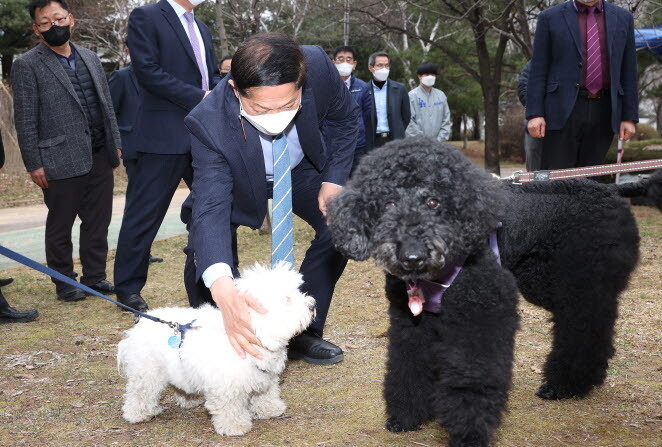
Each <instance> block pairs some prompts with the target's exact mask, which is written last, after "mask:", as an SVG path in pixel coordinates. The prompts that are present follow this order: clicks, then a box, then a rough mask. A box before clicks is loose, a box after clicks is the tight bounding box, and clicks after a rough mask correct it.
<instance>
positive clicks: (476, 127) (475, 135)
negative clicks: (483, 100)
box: [471, 110, 483, 141]
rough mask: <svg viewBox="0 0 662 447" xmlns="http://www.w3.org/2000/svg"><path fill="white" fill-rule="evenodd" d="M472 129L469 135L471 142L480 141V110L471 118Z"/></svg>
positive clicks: (481, 125) (481, 120) (481, 117)
mask: <svg viewBox="0 0 662 447" xmlns="http://www.w3.org/2000/svg"><path fill="white" fill-rule="evenodd" d="M473 120H474V128H473V133H472V135H471V139H472V140H476V141H480V140H482V138H481V137H482V133H483V132H482V128H483V114H482V113H480V110H477V111H476V113H474V116H473Z"/></svg>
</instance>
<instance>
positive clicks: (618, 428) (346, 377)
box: [0, 207, 662, 447]
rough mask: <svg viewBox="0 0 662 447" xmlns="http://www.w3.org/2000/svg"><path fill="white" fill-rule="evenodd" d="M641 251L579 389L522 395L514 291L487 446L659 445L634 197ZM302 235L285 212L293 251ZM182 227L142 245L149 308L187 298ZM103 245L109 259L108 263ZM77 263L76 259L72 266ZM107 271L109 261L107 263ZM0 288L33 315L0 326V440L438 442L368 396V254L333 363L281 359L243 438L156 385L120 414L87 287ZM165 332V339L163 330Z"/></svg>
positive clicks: (534, 359) (645, 268)
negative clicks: (157, 260)
mask: <svg viewBox="0 0 662 447" xmlns="http://www.w3.org/2000/svg"><path fill="white" fill-rule="evenodd" d="M635 213H636V215H637V219H638V222H639V225H640V230H641V235H642V245H641V247H642V248H641V252H642V257H641V261H640V264H639V267H638V269H637V271H636V272H635V274H634V277H633V278H632V281H631V284H630V287H629V289H628V290H627V291H626V292H625V293H624V294H623V296H622V298H621V308H620V309H621V310H620V318H619V321H618V328H617V335H616V346H617V354H616V357H615V358H614V359H613V360H612V362H611V367H610V370H609V376H608V378H607V382H606V384H605V386H603V387H602V388H601V389H599V390H596V391H595V392H593V393H592V394H591V395H590V396H588V398H586V399H584V400H569V401H561V402H547V401H542V400H540V399H538V398H537V397H535V395H534V392H535V390H536V389H537V387H538V385H539V382H540V379H541V376H540V368H541V365H542V363H543V361H544V357H545V355H546V353H547V352H548V350H549V344H550V332H549V330H550V324H549V322H548V317H549V315H548V314H547V313H546V312H545V311H543V310H541V309H539V308H536V307H533V306H531V305H529V304H527V303H524V302H522V303H521V306H520V313H521V316H522V323H521V330H520V331H519V333H518V336H517V345H516V346H517V350H516V354H515V363H514V385H513V390H512V392H511V394H510V400H509V412H508V413H507V414H506V415H505V416H504V419H503V423H502V425H501V427H500V429H499V430H498V432H497V439H496V441H495V443H494V445H496V446H498V447H506V446H508V447H525V446H591V447H592V446H614V447H616V446H618V447H623V446H632V447H635V446H636V447H646V446H651V447H652V446H658V445H660V439H662V430H661V420H662V411H661V410H660V406H659V404H660V395H661V393H662V385H661V384H662V368H660V357H659V355H660V339H661V337H662V333H661V329H660V328H661V327H662V325H661V324H660V323H661V322H660V318H661V317H660V316H661V315H662V303H661V302H660V299H659V298H660V277H661V274H660V273H661V270H662V269H661V260H662V257H661V255H660V253H662V238H660V235H661V234H662V214H661V213H660V212H659V211H657V210H652V209H649V208H641V207H637V208H635ZM311 238H312V233H311V231H310V230H309V229H307V227H305V226H304V225H303V224H302V223H301V222H300V221H297V233H296V243H297V246H296V258H297V259H298V260H299V261H300V260H301V259H302V257H303V253H304V250H305V248H306V247H307V243H308V241H309V240H310V239H311ZM239 240H240V256H241V259H242V263H243V265H244V266H246V265H249V264H252V263H253V262H255V261H263V262H266V261H267V260H268V251H269V237H268V236H260V235H259V234H258V233H257V232H253V231H250V230H248V229H241V230H240V236H239ZM184 242H185V238H184V237H177V238H173V239H170V240H166V241H161V242H157V243H155V244H154V247H153V250H152V253H153V254H154V255H158V256H162V257H164V258H165V259H166V261H165V262H164V263H162V264H156V265H153V266H152V267H151V269H150V277H149V282H148V284H147V287H146V288H145V290H144V296H145V298H146V299H147V301H148V302H149V304H150V305H151V306H152V307H153V308H154V307H159V306H166V305H184V304H186V299H185V291H184V285H183V283H182V280H181V276H182V266H183V263H184V255H183V253H182V251H181V249H182V247H183V246H184ZM113 255H114V253H111V258H110V259H109V266H112V263H113V261H114V259H113V257H112V256H113ZM79 270H80V269H79ZM109 271H112V268H109ZM0 276H1V277H6V276H13V277H14V278H16V280H15V282H14V284H12V285H11V286H8V287H6V288H4V289H3V292H4V293H5V295H6V296H7V298H8V299H9V300H10V302H11V303H12V304H13V305H14V306H16V307H17V308H20V309H25V308H33V307H34V308H38V309H39V311H40V312H41V317H40V318H39V319H38V320H37V321H36V322H33V323H29V324H18V325H2V326H0V338H2V344H1V346H2V348H0V446H7V447H15V446H58V447H61V446H173V447H175V446H182V447H191V446H246V447H249V446H250V447H260V446H265V447H266V446H293V447H298V446H324V447H336V446H411V447H415V446H430V447H431V446H443V445H445V443H446V440H447V438H446V435H445V434H444V432H443V431H442V430H440V429H439V428H438V426H437V425H436V424H433V423H431V424H428V425H426V426H425V427H424V428H423V430H420V431H417V432H412V433H404V434H391V433H389V432H388V431H386V430H385V429H384V420H385V416H384V402H383V400H382V397H381V389H382V378H383V375H384V361H385V354H386V338H385V335H384V333H385V330H386V328H387V324H388V323H387V318H386V300H385V298H384V296H383V274H382V273H381V272H380V271H379V270H378V269H377V268H376V267H375V266H374V265H372V263H371V262H370V261H368V262H363V263H356V262H350V263H349V265H348V267H347V270H346V271H345V274H344V275H343V277H342V279H341V281H340V283H339V284H338V288H337V293H336V296H335V298H334V302H333V304H332V308H331V312H330V315H329V320H328V325H327V329H326V337H327V338H328V339H330V340H331V341H334V342H336V343H338V344H339V345H340V346H341V347H342V348H343V349H345V351H346V356H345V361H343V362H342V363H340V364H338V365H334V366H328V367H320V366H311V365H307V364H305V363H302V362H292V363H289V365H288V368H287V370H286V372H285V373H284V375H283V378H282V379H283V383H282V390H283V397H284V399H285V401H286V402H287V404H288V410H287V412H286V414H285V416H284V417H282V418H279V419H275V420H268V421H257V422H256V423H255V425H254V429H253V431H252V432H250V433H249V434H248V435H246V436H244V437H242V438H221V437H219V436H218V435H217V434H216V433H215V432H214V431H213V429H212V426H211V423H210V420H209V417H208V415H207V413H206V411H205V410H204V409H203V408H198V409H194V410H189V411H186V410H182V409H180V408H179V407H177V406H175V404H174V399H173V395H172V392H170V391H169V392H166V394H165V397H164V404H165V406H166V411H165V412H164V413H163V414H161V415H160V416H158V417H156V418H155V419H153V420H152V421H150V422H147V423H142V424H138V425H130V424H127V423H126V422H124V420H123V419H122V418H121V410H120V409H121V405H122V393H123V386H124V381H123V379H122V378H120V377H119V375H118V373H117V369H116V361H115V352H116V345H117V343H118V341H119V340H120V339H121V338H122V335H123V331H124V330H125V329H127V328H129V327H131V325H132V316H130V315H128V314H126V313H123V312H120V311H119V310H118V309H117V308H116V307H115V306H113V305H111V304H110V303H108V302H106V301H103V300H101V299H99V298H95V297H90V298H88V299H87V300H85V301H82V302H78V303H61V302H59V301H56V300H55V294H54V288H53V285H52V284H51V282H50V280H49V279H48V278H46V277H45V276H43V275H41V274H39V273H36V272H33V271H30V270H28V269H25V268H21V269H14V270H11V271H4V272H2V274H1V275H0ZM164 343H165V341H164Z"/></svg>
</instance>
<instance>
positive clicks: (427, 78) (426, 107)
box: [407, 62, 451, 142]
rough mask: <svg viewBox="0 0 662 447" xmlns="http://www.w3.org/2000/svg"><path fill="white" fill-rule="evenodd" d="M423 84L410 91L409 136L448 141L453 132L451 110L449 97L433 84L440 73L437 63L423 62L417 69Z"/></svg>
mask: <svg viewBox="0 0 662 447" xmlns="http://www.w3.org/2000/svg"><path fill="white" fill-rule="evenodd" d="M417 74H418V79H419V81H420V82H421V84H420V85H419V86H418V87H416V88H415V89H413V90H412V91H410V92H409V107H410V109H411V121H410V122H409V126H407V136H408V137H413V136H416V135H425V136H426V137H430V138H434V139H436V140H437V141H442V142H443V141H447V140H448V137H449V136H450V133H451V112H450V109H449V108H448V99H446V95H445V94H444V92H442V91H441V90H439V89H437V88H434V87H433V85H434V83H435V81H436V79H437V75H438V74H439V69H438V68H437V66H436V65H435V64H431V63H428V62H426V63H423V64H421V65H420V66H419V67H418V70H417Z"/></svg>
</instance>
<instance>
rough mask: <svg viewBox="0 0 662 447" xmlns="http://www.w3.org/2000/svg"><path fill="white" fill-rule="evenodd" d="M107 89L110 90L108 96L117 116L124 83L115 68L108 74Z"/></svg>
mask: <svg viewBox="0 0 662 447" xmlns="http://www.w3.org/2000/svg"><path fill="white" fill-rule="evenodd" d="M108 89H109V90H110V98H111V99H112V101H113V110H114V111H115V117H116V118H117V117H119V116H120V113H121V110H122V104H123V103H124V91H125V89H124V83H123V82H122V79H121V77H120V75H119V70H115V71H114V72H112V73H111V74H110V78H109V79H108Z"/></svg>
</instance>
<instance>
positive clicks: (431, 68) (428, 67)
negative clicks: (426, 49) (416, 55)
mask: <svg viewBox="0 0 662 447" xmlns="http://www.w3.org/2000/svg"><path fill="white" fill-rule="evenodd" d="M416 74H417V75H435V76H436V75H438V74H439V69H438V68H437V66H436V65H435V64H433V63H431V62H423V63H422V64H421V65H419V66H418V70H416Z"/></svg>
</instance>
